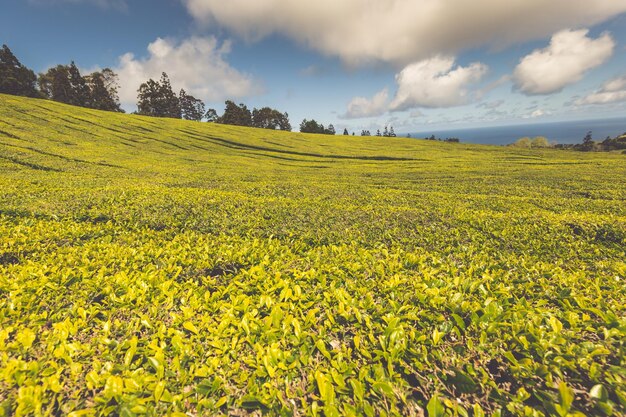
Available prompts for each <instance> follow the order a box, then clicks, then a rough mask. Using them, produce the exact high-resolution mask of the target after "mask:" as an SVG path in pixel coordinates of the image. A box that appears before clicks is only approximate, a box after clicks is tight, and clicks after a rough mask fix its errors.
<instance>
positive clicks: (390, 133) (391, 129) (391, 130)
mask: <svg viewBox="0 0 626 417" xmlns="http://www.w3.org/2000/svg"><path fill="white" fill-rule="evenodd" d="M389 137H390V138H395V137H396V132H394V131H393V126H391V127H390V128H389Z"/></svg>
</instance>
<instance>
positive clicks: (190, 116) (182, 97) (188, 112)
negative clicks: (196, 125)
mask: <svg viewBox="0 0 626 417" xmlns="http://www.w3.org/2000/svg"><path fill="white" fill-rule="evenodd" d="M178 100H179V102H180V113H181V117H182V118H183V119H185V120H195V121H196V122H199V121H201V120H202V118H203V117H204V115H205V113H204V103H203V102H202V100H200V99H198V98H195V97H194V96H192V95H189V94H187V92H186V91H185V90H180V93H179V94H178Z"/></svg>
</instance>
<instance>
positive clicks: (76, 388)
mask: <svg viewBox="0 0 626 417" xmlns="http://www.w3.org/2000/svg"><path fill="white" fill-rule="evenodd" d="M0 187H1V188H0V189H1V190H2V191H1V193H0V415H4V416H12V415H15V416H24V415H69V416H70V417H77V416H113V415H119V416H133V415H173V416H181V417H182V416H185V415H187V416H200V415H239V416H243V415H284V416H291V415H294V416H305V415H306V416H328V417H332V416H338V415H347V416H356V415H366V416H370V417H371V416H385V415H403V416H409V415H416V416H420V415H429V416H437V417H439V416H448V415H450V416H483V415H503V416H504V415H520V416H543V415H546V416H547V415H554V416H562V417H565V416H575V415H616V416H618V415H625V414H626V286H625V282H624V281H625V280H626V155H621V154H616V153H581V152H573V151H555V150H550V149H546V150H524V149H511V148H502V147H492V146H478V145H464V144H462V143H461V144H447V143H439V142H432V141H425V140H414V139H402V138H376V137H370V138H361V137H344V136H316V135H302V134H299V133H285V132H274V131H268V130H257V129H249V128H239V127H232V126H222V125H214V124H209V123H198V122H185V121H180V120H163V119H154V118H147V117H140V116H132V115H121V114H113V113H103V112H98V111H94V110H87V109H80V108H75V107H70V106H65V105H61V104H57V103H53V102H49V101H43V100H33V99H23V98H16V97H10V96H4V95H0Z"/></svg>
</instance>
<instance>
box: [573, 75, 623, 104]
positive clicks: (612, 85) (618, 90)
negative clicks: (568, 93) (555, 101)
mask: <svg viewBox="0 0 626 417" xmlns="http://www.w3.org/2000/svg"><path fill="white" fill-rule="evenodd" d="M619 101H626V75H624V76H622V77H619V78H615V79H613V80H610V81H607V82H606V83H604V85H603V86H602V88H600V89H599V90H597V91H594V92H593V93H591V94H589V95H588V96H587V97H584V98H582V99H580V100H577V101H576V102H575V103H576V104H577V105H579V106H580V105H585V104H608V103H617V102H619Z"/></svg>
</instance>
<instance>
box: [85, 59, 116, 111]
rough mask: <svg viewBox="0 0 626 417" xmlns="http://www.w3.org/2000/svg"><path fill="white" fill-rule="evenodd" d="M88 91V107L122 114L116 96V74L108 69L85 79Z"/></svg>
mask: <svg viewBox="0 0 626 417" xmlns="http://www.w3.org/2000/svg"><path fill="white" fill-rule="evenodd" d="M85 79H86V80H87V85H88V86H89V90H90V98H91V100H90V103H89V107H91V108H93V109H98V110H106V111H115V112H123V110H122V109H121V108H120V102H119V98H118V96H117V89H118V84H117V74H115V72H113V71H112V70H111V69H109V68H105V69H103V70H102V71H96V72H94V73H91V74H89V75H88V76H86V77H85Z"/></svg>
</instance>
